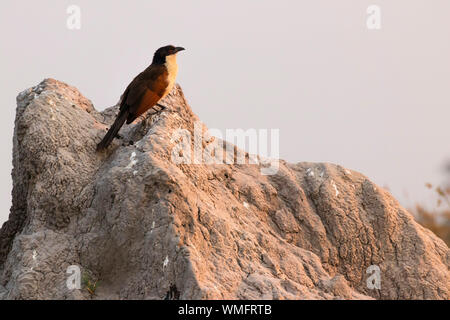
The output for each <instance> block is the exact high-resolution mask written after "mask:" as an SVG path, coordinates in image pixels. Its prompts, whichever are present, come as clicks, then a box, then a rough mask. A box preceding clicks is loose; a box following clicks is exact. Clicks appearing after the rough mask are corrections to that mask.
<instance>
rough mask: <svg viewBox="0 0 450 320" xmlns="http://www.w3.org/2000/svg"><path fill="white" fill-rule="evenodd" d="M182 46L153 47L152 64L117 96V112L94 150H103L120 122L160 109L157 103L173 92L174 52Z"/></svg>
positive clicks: (181, 48)
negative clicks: (118, 97) (156, 107)
mask: <svg viewBox="0 0 450 320" xmlns="http://www.w3.org/2000/svg"><path fill="white" fill-rule="evenodd" d="M183 50H185V49H184V48H183V47H175V46H173V45H168V46H164V47H161V48H159V49H158V50H156V52H155V54H154V55H153V60H152V63H151V65H150V66H149V67H147V68H146V69H145V70H144V71H142V72H141V73H140V74H139V75H137V76H136V77H135V78H134V79H133V81H131V83H130V84H129V85H128V86H127V88H126V89H125V92H124V93H123V94H122V96H121V99H120V108H119V114H118V115H117V117H116V120H115V121H114V123H113V125H112V126H111V128H110V129H109V130H108V132H107V133H106V135H105V137H104V138H103V139H102V141H101V142H100V143H99V144H98V145H97V151H102V150H104V149H106V148H107V147H108V146H109V145H110V144H111V142H112V141H113V140H114V137H116V135H117V133H118V132H119V130H120V128H122V126H123V124H124V123H125V121H126V123H127V124H130V123H132V122H133V121H134V120H135V119H136V118H137V117H139V116H141V115H142V114H144V113H145V112H147V111H148V110H150V109H151V108H154V107H155V106H158V108H159V109H160V110H158V112H159V111H162V110H163V109H165V108H166V107H165V106H163V105H161V104H160V103H159V102H160V101H161V100H162V99H164V97H165V96H167V95H168V94H169V93H170V91H172V89H173V86H174V85H175V79H176V77H177V74H178V64H177V53H178V52H180V51H183Z"/></svg>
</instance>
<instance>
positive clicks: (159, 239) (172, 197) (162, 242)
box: [0, 79, 450, 299]
mask: <svg viewBox="0 0 450 320" xmlns="http://www.w3.org/2000/svg"><path fill="white" fill-rule="evenodd" d="M17 103H18V106H17V115H16V123H15V132H14V150H13V153H14V155H13V162H14V163H13V164H14V169H13V173H12V175H13V181H14V186H13V204H12V208H11V213H10V218H9V221H8V222H6V223H5V224H4V225H3V227H2V229H1V231H0V299H1V298H3V299H164V298H167V299H219V298H226V299H367V298H376V299H449V298H450V283H449V281H450V276H449V262H450V252H449V248H448V247H447V246H446V245H445V243H444V242H443V241H441V240H440V239H438V238H437V237H436V236H435V235H434V234H433V233H432V232H430V231H429V230H426V229H424V228H422V227H421V226H420V225H418V224H417V223H416V222H415V221H414V219H413V217H412V216H411V214H409V213H408V212H407V211H406V210H405V209H403V208H402V207H400V206H399V204H398V203H397V201H396V200H395V199H393V198H392V196H391V195H390V194H389V193H388V192H386V191H385V190H383V189H382V188H379V187H377V186H376V185H375V184H373V183H372V182H370V181H369V180H368V179H367V178H366V177H365V176H363V175H361V174H359V173H357V172H354V171H350V170H347V169H344V168H342V167H340V166H336V165H332V164H320V163H299V164H289V163H286V162H284V161H280V164H279V165H280V166H279V170H278V173H277V174H275V175H263V174H261V167H262V165H258V164H232V165H229V164H223V165H221V164H176V163H175V162H174V161H173V155H172V151H173V150H177V152H178V153H179V155H180V156H185V154H184V155H183V152H186V150H184V151H183V150H178V149H176V146H177V145H178V143H179V141H178V140H177V137H176V134H175V133H176V132H177V130H178V129H180V128H182V129H187V130H188V131H189V132H190V133H193V130H194V129H193V128H194V123H195V122H196V121H198V118H197V117H196V116H195V115H194V114H193V113H192V111H191V109H190V107H189V106H188V105H187V103H186V100H185V98H184V96H183V93H182V91H181V89H180V87H178V86H177V87H176V88H175V89H174V91H173V92H172V93H171V94H170V95H169V96H168V97H167V98H166V99H165V101H164V104H165V105H167V106H168V107H169V108H168V109H167V110H165V111H163V112H162V113H161V114H159V115H156V116H153V117H151V118H149V119H146V120H143V121H141V122H140V121H137V122H136V123H135V124H132V125H130V126H126V127H124V129H123V130H122V131H121V135H122V136H123V139H122V140H118V139H116V140H115V141H114V145H113V146H111V147H110V148H109V149H108V150H107V151H105V152H103V153H96V152H95V146H96V143H98V142H99V141H100V139H101V138H102V136H103V135H104V133H105V130H106V128H107V126H108V125H109V124H111V123H112V121H113V117H114V115H115V113H116V112H117V108H116V107H113V108H110V109H107V110H106V111H104V112H101V113H100V112H97V111H96V110H95V109H94V108H93V106H92V104H91V102H90V101H89V100H87V99H86V98H84V97H83V96H82V95H81V94H80V93H79V92H78V91H77V90H76V89H74V88H72V87H70V86H68V85H66V84H63V83H61V82H58V81H56V80H51V79H47V80H45V81H44V82H42V83H41V84H39V85H38V86H36V87H34V88H31V89H29V90H27V91H24V92H23V93H21V94H20V95H19V96H18V98H17ZM203 130H204V128H203ZM129 140H133V141H134V142H135V144H134V145H129V143H127V141H129ZM217 142H220V140H218V139H215V140H214V139H213V138H207V139H206V140H205V141H204V142H203V143H202V146H203V147H208V145H211V144H215V143H217ZM235 152H236V153H237V152H238V150H236V151H235ZM234 156H235V155H234V153H233V155H232V157H234ZM70 265H77V266H79V267H80V268H81V270H82V278H83V279H84V281H83V283H84V285H83V286H82V289H80V290H78V289H74V290H71V289H68V288H67V286H66V280H67V278H68V277H69V274H67V273H66V271H67V268H68V267H69V266H70ZM372 265H376V266H378V267H379V268H380V275H381V288H380V289H376V288H375V289H374V288H372V289H371V288H369V287H368V285H367V282H368V280H370V279H368V278H369V277H371V276H372V273H371V272H369V273H367V270H368V268H369V267H370V266H372ZM369 270H370V269H369ZM87 280H89V281H91V284H90V285H87V286H86V283H87ZM95 282H97V286H96V287H95V288H94V286H92V284H93V283H95ZM88 288H90V290H91V292H89V290H87V289H88ZM92 293H93V294H92Z"/></svg>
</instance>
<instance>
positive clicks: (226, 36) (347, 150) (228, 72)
mask: <svg viewBox="0 0 450 320" xmlns="http://www.w3.org/2000/svg"><path fill="white" fill-rule="evenodd" d="M371 4H376V5H379V6H380V8H381V13H382V15H381V27H382V28H381V30H368V29H367V27H366V19H367V13H366V9H367V7H368V6H369V5H371ZM69 5H78V6H79V7H80V8H81V14H82V15H81V30H76V31H74V30H69V29H68V28H67V27H66V20H67V17H68V14H67V13H66V9H67V7H68V6H69ZM449 12H450V1H448V0H433V1H429V0H420V1H419V0H394V1H393V0H382V1H381V0H380V1H366V0H327V1H325V0H322V1H320V0H309V1H298V0H296V1H282V0H277V1H275V0H272V1H266V0H258V1H256V0H239V1H235V0H227V1H212V0H203V1H200V0H195V1H194V0H190V1H187V0H184V1H181V0H180V1H154V0H141V1H138V0H128V1H111V0H108V1H106V0H95V1H92V0H91V1H87V0H72V1H62V0H53V1H50V0H40V1H23V0H21V1H11V0H9V1H2V2H1V4H0V35H1V41H0V58H1V59H0V67H1V74H0V79H1V82H0V88H1V95H0V105H1V106H2V110H3V115H2V117H0V123H1V127H0V130H1V133H2V134H1V136H0V139H1V143H2V145H3V156H2V157H1V163H0V179H1V181H0V223H2V222H3V221H5V220H6V218H7V215H8V214H9V208H10V203H11V196H10V194H11V188H12V186H11V159H12V156H11V153H12V151H11V150H12V134H13V127H14V116H15V97H16V95H17V94H18V93H19V92H20V91H22V90H24V89H26V88H28V87H31V86H34V85H36V84H38V83H39V82H40V81H41V80H42V79H44V78H46V77H52V78H56V79H58V80H62V81H64V82H67V83H69V84H71V85H74V86H76V87H77V88H79V89H80V91H81V92H82V93H83V94H84V95H85V96H86V97H88V98H90V99H91V100H92V101H93V102H94V105H95V107H96V108H97V109H104V108H105V107H109V106H111V105H113V104H115V103H116V102H117V100H118V98H119V96H120V95H121V94H122V92H123V90H124V88H125V87H126V85H127V84H128V83H129V82H130V80H131V79H132V78H133V77H134V76H135V75H136V74H137V73H138V72H140V71H142V70H143V69H144V68H145V67H146V66H147V65H148V64H149V63H150V62H151V58H152V55H153V52H154V51H155V49H157V48H158V47H160V46H163V45H166V44H174V45H179V46H183V47H185V48H186V49H187V50H186V51H185V52H183V53H182V54H180V58H179V65H180V71H179V76H178V82H179V83H180V84H181V86H182V87H183V90H184V92H185V95H186V97H187V99H188V101H189V103H190V105H191V106H192V108H193V110H194V112H195V113H197V114H198V115H199V117H200V118H201V119H202V120H203V121H204V122H205V123H206V124H207V125H208V126H209V127H212V128H218V129H222V130H225V129H227V128H230V129H232V128H243V129H248V128H256V129H263V128H267V129H270V128H279V129H280V140H281V144H280V156H281V158H284V159H286V160H288V161H290V162H299V161H325V162H333V163H338V164H341V165H343V166H345V167H347V168H350V169H354V170H357V171H360V172H362V173H364V174H365V175H367V176H368V177H369V178H370V179H372V180H373V181H374V182H376V183H378V184H379V185H381V186H385V185H387V186H389V187H390V189H391V191H392V192H393V194H394V195H395V196H396V197H397V198H399V200H400V201H401V202H402V204H403V205H405V206H410V205H411V204H412V203H414V202H416V201H420V202H423V201H425V202H427V201H429V200H430V199H431V198H430V197H431V195H430V192H429V191H427V190H426V189H425V187H424V183H425V182H440V181H441V180H442V172H441V171H440V170H441V166H442V165H443V163H444V161H445V160H446V159H449V158H450V150H449V148H448V146H449V141H450V130H449V121H450V108H449V104H450V41H449V39H450V19H449V18H448V13H449ZM406 193H407V194H409V197H407V196H406Z"/></svg>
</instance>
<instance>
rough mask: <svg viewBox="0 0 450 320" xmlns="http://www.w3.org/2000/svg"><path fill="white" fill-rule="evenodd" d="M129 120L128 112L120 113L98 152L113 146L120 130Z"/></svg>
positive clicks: (98, 147) (100, 144)
mask: <svg viewBox="0 0 450 320" xmlns="http://www.w3.org/2000/svg"><path fill="white" fill-rule="evenodd" d="M127 118H128V110H123V111H120V112H119V115H118V116H117V118H116V121H114V123H113V125H112V126H111V128H110V129H109V130H108V132H107V133H106V135H105V137H104V138H103V140H102V141H101V142H100V143H99V144H98V145H97V151H101V150H104V149H106V148H107V147H108V146H109V145H110V144H111V142H112V141H113V140H114V137H115V136H116V135H117V133H118V132H119V130H120V128H122V126H123V124H124V123H125V120H127Z"/></svg>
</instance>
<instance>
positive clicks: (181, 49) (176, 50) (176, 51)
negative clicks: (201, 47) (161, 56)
mask: <svg viewBox="0 0 450 320" xmlns="http://www.w3.org/2000/svg"><path fill="white" fill-rule="evenodd" d="M183 50H186V49H185V48H183V47H176V48H175V53H178V52H180V51H183Z"/></svg>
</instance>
